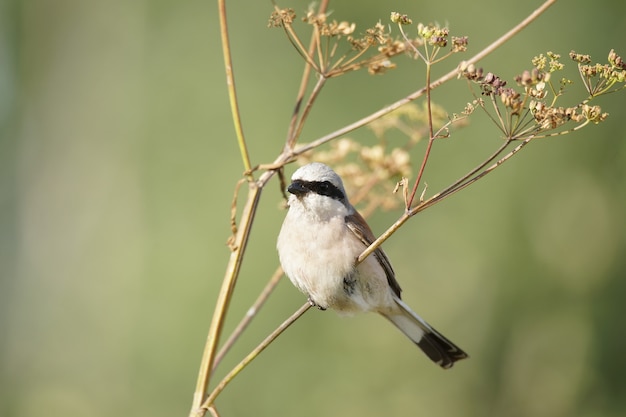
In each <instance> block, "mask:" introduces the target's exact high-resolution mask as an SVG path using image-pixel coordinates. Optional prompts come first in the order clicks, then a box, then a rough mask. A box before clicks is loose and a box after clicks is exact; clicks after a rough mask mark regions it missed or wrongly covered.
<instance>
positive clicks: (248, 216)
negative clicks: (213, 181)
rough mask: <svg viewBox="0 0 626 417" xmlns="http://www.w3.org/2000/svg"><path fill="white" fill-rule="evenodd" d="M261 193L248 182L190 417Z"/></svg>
mask: <svg viewBox="0 0 626 417" xmlns="http://www.w3.org/2000/svg"><path fill="white" fill-rule="evenodd" d="M261 190H262V189H261V187H258V186H257V185H256V184H255V183H250V194H248V201H247V202H246V206H245V208H244V211H243V213H242V223H241V225H240V227H239V230H238V231H237V235H236V237H235V242H234V245H235V249H234V251H233V252H232V253H231V255H230V260H229V262H228V266H227V269H226V274H225V276H224V280H223V281H222V287H221V289H220V292H219V295H218V297H217V303H216V305H215V312H214V313H213V318H212V320H211V327H210V328H209V334H208V336H207V343H206V345H205V348H204V353H203V355H202V361H201V362H200V370H199V372H198V382H197V384H196V391H195V392H194V395H193V403H192V407H191V413H190V415H191V416H195V415H197V411H198V409H199V407H200V404H202V400H203V398H204V394H205V392H206V391H207V387H208V386H209V382H210V378H211V371H210V370H211V368H212V367H213V361H214V358H215V351H216V350H217V344H218V342H219V338H220V335H221V333H222V328H223V325H224V319H225V317H226V312H227V311H228V306H229V305H230V300H231V298H232V297H231V295H232V292H233V290H234V288H235V283H236V281H237V277H238V276H239V269H240V267H241V262H242V261H243V254H244V252H245V247H246V245H247V243H248V237H249V235H250V230H251V228H252V222H253V219H254V213H255V212H256V208H257V205H258V203H259V198H260V197H261Z"/></svg>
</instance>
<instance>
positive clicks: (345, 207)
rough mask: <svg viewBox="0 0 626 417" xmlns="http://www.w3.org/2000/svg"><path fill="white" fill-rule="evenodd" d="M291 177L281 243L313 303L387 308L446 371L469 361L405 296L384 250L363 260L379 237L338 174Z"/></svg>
mask: <svg viewBox="0 0 626 417" xmlns="http://www.w3.org/2000/svg"><path fill="white" fill-rule="evenodd" d="M291 181H292V182H291V184H290V185H289V187H288V188H287V191H288V192H289V193H290V195H289V200H288V205H289V210H288V212H287V216H286V217H285V221H284V222H283V226H282V228H281V230H280V234H279V236H278V243H277V248H278V254H279V257H280V263H281V265H282V267H283V270H284V271H285V274H287V276H288V277H289V279H290V280H291V282H292V283H293V284H294V285H295V286H296V287H297V288H298V289H299V290H300V291H302V292H303V293H304V294H306V295H307V296H308V297H309V301H310V302H311V304H313V305H315V306H317V307H318V308H320V309H322V310H324V309H327V308H330V309H333V310H335V311H338V312H339V313H346V314H350V313H358V312H366V311H374V312H377V313H380V314H381V315H383V316H384V317H385V318H387V319H388V320H389V321H391V322H392V323H393V324H394V325H395V326H396V327H397V328H398V329H400V330H401V331H402V332H403V333H404V334H405V335H406V336H407V337H408V338H409V339H411V340H412V341H413V342H414V343H415V344H416V345H417V346H419V347H420V348H421V349H422V350H423V351H424V353H426V355H427V356H428V357H429V358H430V359H431V360H432V361H433V362H435V363H437V364H438V365H439V366H441V367H442V368H445V369H447V368H450V367H452V365H453V364H454V362H456V361H458V360H460V359H464V358H467V357H468V355H467V354H466V353H465V352H463V350H461V349H460V348H459V347H457V346H456V345H455V344H454V343H452V342H450V341H449V340H448V339H446V338H445V337H444V336H442V335H441V334H440V333H438V332H437V331H436V330H435V329H433V328H432V327H431V326H430V325H429V324H428V323H426V322H425V321H424V320H423V319H422V318H421V317H420V316H418V315H417V314H415V313H414V312H413V311H412V310H411V309H410V308H409V307H408V306H407V305H406V304H405V303H404V302H403V301H402V300H401V299H400V292H401V289H400V285H399V284H398V281H396V277H395V274H394V272H393V268H392V267H391V263H390V262H389V259H388V258H387V255H385V252H383V250H382V249H381V248H380V247H379V248H377V249H376V250H375V251H374V252H373V253H372V254H371V255H370V256H368V257H367V258H365V260H364V261H363V262H361V263H360V264H358V265H356V259H357V257H358V256H359V255H360V254H361V253H362V252H363V251H364V250H365V249H366V248H367V247H368V246H369V245H370V244H371V243H372V242H374V240H375V237H374V233H372V230H371V229H370V227H369V226H368V225H367V223H366V221H365V219H363V217H362V216H361V215H360V214H359V213H358V212H357V211H356V210H355V208H354V207H353V206H352V205H351V204H350V202H349V201H348V198H347V196H346V192H345V190H344V188H343V183H342V181H341V178H340V177H339V175H337V174H336V173H335V172H334V171H333V170H332V169H330V168H329V167H328V166H327V165H324V164H322V163H319V162H313V163H311V164H308V165H305V166H303V167H301V168H299V169H298V170H296V172H294V174H293V176H292V177H291Z"/></svg>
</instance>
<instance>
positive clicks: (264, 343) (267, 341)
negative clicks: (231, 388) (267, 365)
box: [201, 301, 311, 410]
mask: <svg viewBox="0 0 626 417" xmlns="http://www.w3.org/2000/svg"><path fill="white" fill-rule="evenodd" d="M309 308H311V303H309V302H308V301H307V302H306V303H304V304H303V305H302V307H300V308H299V309H298V310H297V311H296V312H295V313H293V314H292V315H291V316H290V317H289V318H288V319H287V320H285V321H284V322H283V323H282V324H281V325H280V326H278V327H277V328H276V330H274V331H273V332H272V333H271V334H270V335H269V336H267V337H266V338H265V339H264V340H263V341H262V342H261V343H260V344H259V345H258V346H257V347H256V348H254V350H252V352H250V353H249V354H248V355H247V356H246V357H245V358H243V360H242V361H241V362H239V363H238V364H237V365H236V366H235V367H234V368H233V369H232V370H231V371H230V372H229V373H228V375H226V376H225V377H224V378H223V379H222V380H221V381H220V382H219V383H218V384H217V386H216V387H215V389H214V390H213V392H211V394H210V395H209V396H208V397H207V399H206V400H205V401H204V403H203V404H202V406H201V409H203V410H206V409H207V408H208V407H210V406H211V405H212V404H213V401H215V399H216V398H217V396H218V395H219V394H220V393H221V392H222V391H223V390H224V388H226V386H227V385H228V384H229V383H230V382H231V381H232V380H233V378H234V377H235V376H237V374H239V372H241V370H242V369H243V368H245V367H246V366H248V364H249V363H250V362H252V361H253V360H254V359H255V358H256V357H257V356H259V354H260V353H261V352H263V351H264V350H265V348H266V347H268V346H269V345H270V343H272V342H273V341H274V340H275V339H276V338H277V337H278V336H280V334H281V333H282V332H284V331H285V330H287V328H288V327H289V326H290V325H291V324H293V323H294V322H295V321H296V320H298V319H299V318H300V316H302V315H303V314H304V313H306V312H307V310H308V309H309Z"/></svg>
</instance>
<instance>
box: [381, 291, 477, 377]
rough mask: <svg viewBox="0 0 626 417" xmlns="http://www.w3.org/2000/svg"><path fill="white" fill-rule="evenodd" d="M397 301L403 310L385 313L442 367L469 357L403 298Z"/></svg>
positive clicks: (446, 367) (447, 366)
mask: <svg viewBox="0 0 626 417" xmlns="http://www.w3.org/2000/svg"><path fill="white" fill-rule="evenodd" d="M396 303H397V305H398V306H399V307H400V310H401V312H399V313H396V314H390V315H386V314H383V315H384V316H385V317H386V318H387V319H388V320H389V321H391V322H392V323H393V324H394V325H395V326H396V327H397V328H398V329H400V330H401V331H402V333H404V334H405V335H406V336H407V337H408V338H409V339H411V340H412V341H413V343H415V344H416V345H417V346H419V348H420V349H422V350H423V351H424V353H425V354H426V356H428V357H429V358H430V360H432V361H433V362H435V363H436V364H437V365H439V366H441V367H442V368H444V369H448V368H451V367H452V365H454V362H456V361H458V360H461V359H465V358H467V357H469V356H468V355H467V353H465V352H463V350H461V349H460V348H459V347H458V346H457V345H455V344H454V343H452V342H451V341H449V340H448V339H446V338H445V337H444V336H443V335H442V334H440V333H439V332H438V331H436V330H435V329H433V328H432V327H431V326H430V325H429V324H428V323H426V322H425V321H424V320H423V319H422V318H421V317H420V316H418V315H417V314H415V313H414V312H413V311H412V310H411V309H410V308H409V307H408V306H407V305H406V304H404V302H403V301H402V300H400V299H398V298H396Z"/></svg>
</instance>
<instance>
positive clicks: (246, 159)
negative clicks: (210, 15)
mask: <svg viewBox="0 0 626 417" xmlns="http://www.w3.org/2000/svg"><path fill="white" fill-rule="evenodd" d="M217 5H218V11H219V13H218V14H219V17H220V35H221V40H222V52H223V54H224V67H225V69H226V86H227V87H228V98H229V99H230V113H231V114H232V116H233V123H234V125H235V135H236V136H237V143H238V144H239V153H240V154H241V159H242V161H243V166H244V168H245V171H246V172H249V171H250V169H251V168H252V166H251V165H250V156H249V155H248V147H247V145H246V139H245V137H244V134H243V126H242V124H241V114H240V112H239V104H238V100H237V90H236V89H235V74H234V73H233V62H232V56H231V53H230V40H229V37H228V21H227V20H226V0H218V1H217Z"/></svg>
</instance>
